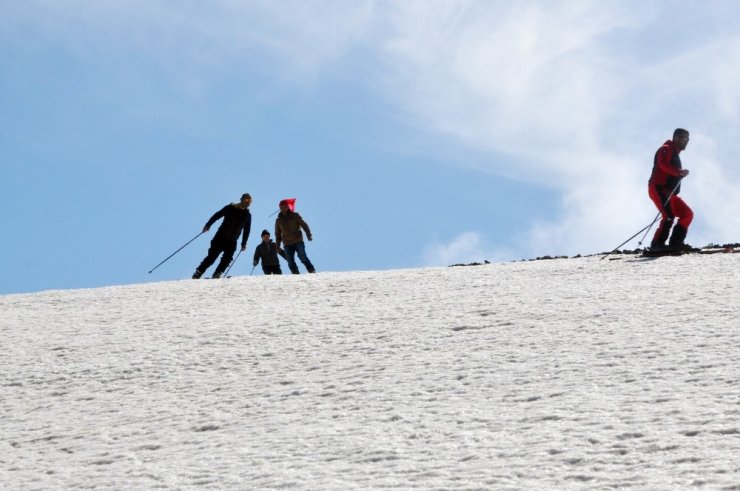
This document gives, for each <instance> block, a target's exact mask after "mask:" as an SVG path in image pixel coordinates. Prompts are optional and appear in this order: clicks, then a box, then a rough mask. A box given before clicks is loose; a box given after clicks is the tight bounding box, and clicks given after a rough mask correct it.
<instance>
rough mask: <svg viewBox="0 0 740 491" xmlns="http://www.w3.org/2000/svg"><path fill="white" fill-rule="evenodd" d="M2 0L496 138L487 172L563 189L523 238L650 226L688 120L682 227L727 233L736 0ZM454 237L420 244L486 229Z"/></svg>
mask: <svg viewBox="0 0 740 491" xmlns="http://www.w3.org/2000/svg"><path fill="white" fill-rule="evenodd" d="M0 13H2V14H3V15H0V17H3V18H4V19H5V20H3V21H0V22H3V23H4V24H0V25H4V26H6V27H7V26H9V25H16V26H18V25H27V24H29V23H30V24H34V25H35V27H36V28H37V29H40V30H41V31H43V32H45V33H47V34H48V35H52V36H57V37H59V39H60V40H61V41H62V42H67V43H70V44H72V45H74V46H75V47H76V49H78V50H80V51H81V52H93V53H94V52H95V50H96V49H115V50H128V49H134V50H136V51H137V55H142V56H149V57H154V58H156V59H157V60H158V61H159V62H160V63H161V65H162V66H163V67H164V69H165V70H171V71H172V72H174V73H176V74H180V75H183V76H182V79H183V80H184V82H183V83H185V84H191V85H192V86H195V87H198V86H199V83H202V81H201V79H202V78H203V77H206V78H207V77H209V76H213V77H218V74H219V73H220V71H221V70H235V69H236V70H238V71H240V72H241V73H244V74H247V75H248V74H250V73H257V74H260V73H262V72H269V73H270V76H269V77H266V78H269V79H271V80H272V79H280V80H282V81H283V82H284V83H285V84H287V85H289V86H291V87H293V88H294V89H296V90H304V87H305V86H309V87H310V86H311V84H316V83H320V82H321V80H322V79H324V78H336V77H341V78H344V79H350V80H354V82H355V83H356V84H357V86H358V87H361V88H363V89H364V90H367V91H369V92H372V93H373V95H375V96H379V97H380V98H381V99H382V100H384V101H385V102H386V104H387V110H388V112H390V113H392V114H394V115H395V117H397V118H400V119H401V120H402V121H404V122H405V123H406V124H407V125H408V127H409V128H412V129H413V130H414V131H415V132H417V134H419V135H422V138H423V137H428V138H429V140H430V141H432V140H437V139H439V138H440V137H443V138H445V139H447V141H449V142H451V143H452V144H454V145H457V146H459V147H461V148H463V149H469V150H471V151H474V152H476V153H477V154H479V155H480V154H481V153H482V154H483V155H490V158H489V159H477V161H476V164H475V166H476V168H478V169H480V170H481V171H483V172H490V173H494V174H501V175H507V176H514V177H515V178H517V179H520V180H523V181H528V182H532V183H536V184H538V185H547V186H550V187H553V188H555V189H558V190H559V191H560V193H561V196H562V200H561V202H560V203H559V206H560V213H558V218H557V219H556V220H555V221H553V222H550V223H535V224H532V225H531V229H530V230H529V232H528V233H526V234H524V235H523V236H522V241H521V244H523V247H529V248H531V250H532V253H533V254H541V253H550V252H558V253H559V252H562V253H575V252H588V251H594V250H603V249H604V248H605V247H608V246H609V245H616V244H615V242H619V241H620V240H621V239H623V238H626V237H625V236H626V235H629V234H631V233H632V232H634V231H635V230H634V229H635V228H639V227H641V226H643V225H645V223H644V222H645V221H649V220H650V219H651V218H652V216H653V214H654V210H653V208H652V204H651V203H650V202H649V201H648V199H647V196H646V180H647V177H648V175H649V172H650V166H651V164H652V158H653V152H654V151H655V149H656V148H657V147H658V145H659V144H660V143H662V141H663V140H664V139H666V138H668V137H669V136H670V134H671V132H672V130H673V128H674V127H676V126H685V127H688V128H689V129H690V130H691V131H692V143H691V144H690V146H689V148H688V150H687V152H686V153H685V154H684V161H685V164H686V166H687V167H689V168H690V169H691V170H692V174H691V176H690V178H689V179H688V180H687V182H686V185H685V186H684V195H685V197H686V199H687V201H688V202H689V203H690V204H691V205H693V206H694V207H695V208H696V211H697V219H696V222H695V226H694V227H693V228H692V232H691V235H690V237H689V238H690V239H692V237H693V240H695V241H698V243H701V242H702V241H708V240H736V239H738V237H734V236H733V234H734V233H736V231H737V230H740V222H739V221H738V220H740V218H738V217H740V202H739V201H738V200H734V199H731V197H732V196H733V193H734V191H735V190H736V189H737V188H738V186H740V171H738V170H737V167H736V166H734V159H735V158H736V155H737V154H738V151H740V149H739V148H738V145H739V144H738V142H737V139H736V135H735V133H737V131H736V127H737V123H738V121H739V120H740V110H739V109H738V108H740V68H738V67H737V66H736V64H733V63H731V62H728V60H733V59H736V58H738V57H740V35H738V34H737V32H736V28H735V27H736V26H737V24H738V22H740V12H739V11H737V8H736V6H735V5H734V3H733V2H704V3H701V4H699V3H697V4H696V5H694V4H683V5H682V6H681V8H673V9H668V8H665V7H663V6H661V5H660V4H659V3H656V2H639V1H636V0H635V1H627V2H624V1H608V0H607V1H598V2H597V1H587V0H580V1H579V0H563V1H552V2H546V3H543V2H538V1H523V2H504V1H500V2H498V1H475V0H460V1H450V0H444V1H443V0H406V1H403V2H395V1H373V0H361V1H353V2H338V1H330V0H326V1H323V0H313V1H308V2H305V1H299V0H286V1H283V2H273V3H270V2H237V1H227V0H222V1H215V2H209V3H208V4H199V3H185V4H178V5H177V6H176V7H173V4H172V3H169V2H157V1H143V0H131V1H127V2H113V1H103V2H84V1H75V0H70V1H67V2H64V3H59V2H53V1H48V0H29V1H28V2H23V5H22V6H18V5H16V6H14V7H12V6H9V4H5V5H4V6H2V7H0ZM14 22H15V24H13V23H14ZM91 31H95V32H96V34H97V35H96V36H95V38H96V39H97V40H98V42H100V43H102V45H103V46H102V47H101V46H90V45H89V43H88V42H87V39H86V37H85V34H86V33H89V32H91ZM100 33H103V35H100ZM106 43H107V44H106ZM111 47H113V48H111ZM106 54H110V53H106ZM206 83H207V82H206ZM390 138H392V136H390V135H389V139H390ZM463 165H465V164H463ZM451 240H452V242H450V243H449V244H448V245H441V246H438V247H436V248H435V247H433V248H432V249H433V252H428V253H427V255H431V256H436V257H438V258H441V259H443V258H453V257H456V259H458V260H466V259H465V258H463V257H462V256H463V255H465V254H468V255H471V254H473V253H474V252H475V250H476V247H479V245H480V244H479V243H480V241H483V240H484V237H483V235H477V234H475V233H473V235H471V236H467V237H465V238H464V239H463V238H460V237H458V238H455V239H451ZM476 241H477V242H476ZM521 244H520V245H521ZM466 248H467V249H466ZM458 251H459V254H458ZM431 256H430V257H431ZM451 260H453V259H444V260H443V261H441V262H450V261H451Z"/></svg>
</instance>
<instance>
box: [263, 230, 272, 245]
mask: <svg viewBox="0 0 740 491" xmlns="http://www.w3.org/2000/svg"><path fill="white" fill-rule="evenodd" d="M262 242H270V232H268V231H267V230H263V231H262Z"/></svg>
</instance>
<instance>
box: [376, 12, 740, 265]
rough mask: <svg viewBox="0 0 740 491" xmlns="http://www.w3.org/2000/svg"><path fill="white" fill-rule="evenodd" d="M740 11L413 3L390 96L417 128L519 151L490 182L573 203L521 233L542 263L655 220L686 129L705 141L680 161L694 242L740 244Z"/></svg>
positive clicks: (398, 43)
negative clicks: (687, 171)
mask: <svg viewBox="0 0 740 491" xmlns="http://www.w3.org/2000/svg"><path fill="white" fill-rule="evenodd" d="M739 16H740V14H738V13H737V12H735V11H734V10H732V9H729V8H728V6H727V5H725V4H721V3H720V4H702V5H701V6H696V7H695V8H694V7H691V6H689V7H688V8H686V9H681V10H680V11H670V12H666V11H665V10H661V11H658V10H654V9H653V7H651V6H650V5H647V6H644V5H643V4H642V3H638V2H586V1H584V2H548V3H547V4H542V3H540V2H517V3H495V4H492V3H487V2H458V3H450V2H442V3H441V4H431V5H430V3H429V2H404V3H403V4H402V5H401V6H399V7H398V8H397V9H396V10H395V11H394V13H393V15H392V21H393V22H392V25H393V27H394V30H393V32H392V33H391V39H390V40H389V41H387V42H385V44H384V52H385V53H386V54H387V56H388V58H387V60H386V62H387V65H388V68H387V73H386V75H387V76H388V80H387V81H386V84H387V88H388V89H389V94H388V97H389V98H391V99H392V100H393V101H394V103H395V104H397V105H398V107H399V108H400V109H401V110H402V111H403V113H404V114H405V116H406V118H407V122H408V123H409V124H410V125H413V126H415V127H417V128H420V129H421V130H423V131H428V132H430V133H432V134H439V135H444V136H446V137H448V138H450V139H452V140H456V141H457V142H459V143H460V144H462V145H466V146H468V147H470V148H472V149H475V150H476V151H481V150H483V151H488V152H490V154H491V155H492V156H494V155H495V156H497V157H498V156H500V155H505V156H508V158H504V159H502V158H491V159H490V161H489V162H488V165H487V170H488V171H490V172H494V173H500V174H506V175H514V176H516V177H518V178H520V179H522V180H526V181H530V182H535V183H539V184H543V183H544V184H546V185H549V186H553V187H555V188H557V189H559V190H560V191H561V192H562V196H563V199H562V203H561V206H562V208H561V213H560V214H559V218H558V219H556V220H555V221H553V222H551V223H540V224H535V225H534V226H533V227H532V229H531V234H530V235H528V236H525V237H522V245H523V247H527V248H529V249H530V250H531V251H532V253H533V254H543V253H547V252H552V251H553V250H555V251H558V252H563V253H568V254H572V253H578V252H596V251H601V250H605V249H608V248H609V246H610V245H617V244H618V243H619V242H620V241H621V240H623V239H626V238H627V237H628V236H629V235H631V234H632V233H634V232H635V231H636V230H638V229H639V228H641V227H642V226H644V225H646V224H647V223H649V221H650V220H652V218H653V216H654V214H655V213H656V211H655V210H654V209H653V206H652V204H651V202H650V201H649V200H648V198H647V192H646V181H647V178H648V176H649V174H650V168H651V166H652V159H653V154H654V152H655V150H656V149H657V147H658V146H659V145H660V144H661V143H662V142H663V141H664V140H665V139H666V138H668V137H670V134H671V133H672V130H673V129H674V128H675V127H676V126H685V127H688V128H689V129H690V130H691V131H692V134H694V135H697V136H700V137H701V139H702V140H704V141H705V142H706V145H703V146H697V145H692V146H690V148H689V149H688V151H687V152H685V153H684V154H683V155H682V157H683V159H684V163H685V166H686V167H689V168H693V169H694V173H693V174H692V179H689V180H687V182H686V184H685V186H684V194H683V195H684V197H685V198H686V199H687V201H688V202H689V204H690V205H692V206H693V207H694V209H695V211H696V213H697V219H696V222H695V226H694V227H692V231H691V232H690V236H689V238H690V239H692V238H693V239H692V240H694V242H695V243H697V244H698V245H702V243H703V242H704V241H711V240H737V239H738V238H737V237H735V239H732V238H731V237H733V234H737V230H738V226H737V218H735V217H738V216H740V202H738V201H737V200H731V199H729V196H731V190H732V189H737V187H738V185H740V181H739V180H738V178H737V171H734V170H733V169H732V167H733V165H732V162H733V160H734V158H735V155H736V154H737V152H738V150H740V149H738V144H737V141H736V138H735V137H734V134H735V133H736V132H737V131H736V123H737V117H738V109H737V108H738V107H740V89H738V87H740V83H738V82H740V80H738V79H739V78H740V70H739V69H737V68H736V67H735V66H734V65H732V64H730V63H727V60H728V59H734V57H736V55H737V54H740V49H739V48H738V46H739V45H740V36H738V35H737V34H736V33H735V32H734V30H733V29H729V28H727V26H729V25H736V23H737V22H738V21H740V19H739V18H738V17H739ZM709 21H712V22H709ZM702 22H708V23H712V24H714V25H715V26H717V29H715V30H713V31H712V32H714V33H716V34H715V35H709V34H708V31H706V30H702V29H700V28H701V26H702ZM723 26H725V27H724V28H723ZM676 35H680V36H681V37H680V39H678V40H676V39H675V36H676ZM728 55H729V57H728ZM733 55H735V56H733ZM719 142H722V145H719V144H718V143H719ZM712 147H714V151H712ZM705 151H709V153H706V152H705ZM477 167H478V168H484V169H485V167H486V166H485V165H481V164H480V163H478V164H477ZM702 172H703V174H702ZM698 175H701V176H702V177H701V178H698V177H697V176H698ZM711 189H714V190H719V191H721V192H719V193H717V192H712V191H711ZM692 200H693V201H692ZM651 233H652V232H651ZM720 237H724V238H726V239H720ZM648 240H649V238H648ZM632 245H636V244H635V243H632Z"/></svg>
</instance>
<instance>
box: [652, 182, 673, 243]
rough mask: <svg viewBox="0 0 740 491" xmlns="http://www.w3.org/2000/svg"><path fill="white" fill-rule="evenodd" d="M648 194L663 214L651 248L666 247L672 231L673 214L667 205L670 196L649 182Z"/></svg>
mask: <svg viewBox="0 0 740 491" xmlns="http://www.w3.org/2000/svg"><path fill="white" fill-rule="evenodd" d="M648 195H649V196H650V200H651V201H652V202H653V203H654V204H655V207H656V208H657V209H658V211H660V215H661V219H660V223H659V224H658V229H657V230H656V231H655V234H654V235H653V240H652V241H650V248H651V249H660V248H663V247H665V241H666V240H667V239H668V235H669V234H670V233H671V227H672V226H673V215H672V214H671V211H670V206H666V205H669V203H668V202H667V199H668V196H666V195H665V193H664V192H661V191H660V190H659V189H658V188H657V187H656V186H654V185H653V184H652V183H648Z"/></svg>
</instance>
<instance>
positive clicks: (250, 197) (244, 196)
mask: <svg viewBox="0 0 740 491" xmlns="http://www.w3.org/2000/svg"><path fill="white" fill-rule="evenodd" d="M244 198H249V199H252V195H251V194H249V193H244V194H242V199H244Z"/></svg>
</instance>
